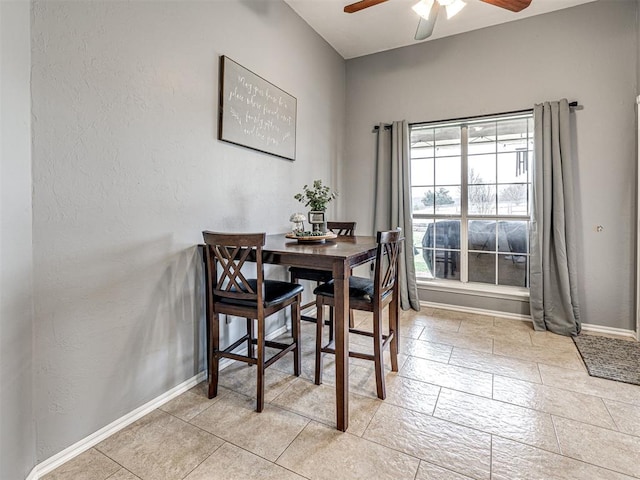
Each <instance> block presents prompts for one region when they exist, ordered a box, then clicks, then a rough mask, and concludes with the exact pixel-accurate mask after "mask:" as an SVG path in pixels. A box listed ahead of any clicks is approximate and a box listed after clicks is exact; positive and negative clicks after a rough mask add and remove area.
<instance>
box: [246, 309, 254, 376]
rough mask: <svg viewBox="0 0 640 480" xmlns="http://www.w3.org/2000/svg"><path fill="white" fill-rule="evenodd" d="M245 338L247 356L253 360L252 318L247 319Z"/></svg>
mask: <svg viewBox="0 0 640 480" xmlns="http://www.w3.org/2000/svg"><path fill="white" fill-rule="evenodd" d="M247 336H248V337H249V338H248V339H247V356H249V357H252V358H253V354H254V351H253V318H247ZM249 365H251V364H249Z"/></svg>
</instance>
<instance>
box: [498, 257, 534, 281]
mask: <svg viewBox="0 0 640 480" xmlns="http://www.w3.org/2000/svg"><path fill="white" fill-rule="evenodd" d="M526 282H527V256H525V255H498V285H511V286H514V287H526V286H527V283H526Z"/></svg>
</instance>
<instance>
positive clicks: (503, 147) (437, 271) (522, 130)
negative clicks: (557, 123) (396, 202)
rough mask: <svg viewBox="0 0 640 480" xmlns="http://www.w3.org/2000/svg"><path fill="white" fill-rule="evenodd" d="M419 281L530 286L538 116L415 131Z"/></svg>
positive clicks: (414, 192)
mask: <svg viewBox="0 0 640 480" xmlns="http://www.w3.org/2000/svg"><path fill="white" fill-rule="evenodd" d="M410 135H411V190H412V192H411V196H412V218H413V236H414V244H415V245H414V247H415V248H414V253H415V254H416V255H415V264H416V275H417V277H418V279H419V280H420V279H423V280H425V279H433V278H438V279H446V280H451V281H458V282H463V283H468V282H476V283H482V284H490V285H504V286H519V287H527V286H528V285H529V280H528V279H529V223H530V214H531V205H530V203H531V181H532V176H531V175H532V168H531V162H532V157H533V154H532V152H533V115H532V113H524V114H514V115H510V116H494V117H481V118H473V119H465V120H464V121H455V122H444V123H438V124H414V125H412V126H411V133H410Z"/></svg>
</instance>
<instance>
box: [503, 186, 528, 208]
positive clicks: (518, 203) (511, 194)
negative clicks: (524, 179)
mask: <svg viewBox="0 0 640 480" xmlns="http://www.w3.org/2000/svg"><path fill="white" fill-rule="evenodd" d="M527 193H528V185H524V184H512V185H498V214H499V215H527V213H528V212H529V206H528V203H527V197H528V196H527Z"/></svg>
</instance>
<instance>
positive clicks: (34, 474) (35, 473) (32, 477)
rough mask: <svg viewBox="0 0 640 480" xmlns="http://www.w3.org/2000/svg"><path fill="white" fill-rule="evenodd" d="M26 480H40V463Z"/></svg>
mask: <svg viewBox="0 0 640 480" xmlns="http://www.w3.org/2000/svg"><path fill="white" fill-rule="evenodd" d="M24 480H38V465H36V466H35V467H33V468H32V469H31V471H30V472H29V475H27V478H25V479H24Z"/></svg>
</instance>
